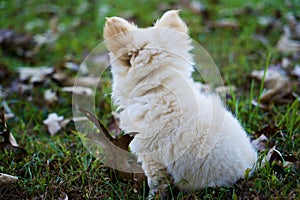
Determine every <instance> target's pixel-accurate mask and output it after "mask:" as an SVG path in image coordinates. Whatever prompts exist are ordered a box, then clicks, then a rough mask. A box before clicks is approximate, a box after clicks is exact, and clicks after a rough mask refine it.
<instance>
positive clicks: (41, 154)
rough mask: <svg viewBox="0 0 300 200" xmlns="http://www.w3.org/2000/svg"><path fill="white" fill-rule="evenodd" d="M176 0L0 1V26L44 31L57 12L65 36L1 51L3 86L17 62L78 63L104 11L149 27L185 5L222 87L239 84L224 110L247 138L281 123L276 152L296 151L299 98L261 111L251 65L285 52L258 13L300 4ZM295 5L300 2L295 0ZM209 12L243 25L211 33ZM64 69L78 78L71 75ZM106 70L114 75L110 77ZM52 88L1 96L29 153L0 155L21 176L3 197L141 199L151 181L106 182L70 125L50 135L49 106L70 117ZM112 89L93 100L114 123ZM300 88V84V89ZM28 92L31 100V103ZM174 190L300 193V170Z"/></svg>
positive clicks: (63, 97)
mask: <svg viewBox="0 0 300 200" xmlns="http://www.w3.org/2000/svg"><path fill="white" fill-rule="evenodd" d="M176 2H177V1H173V0H168V1H164V2H162V1H157V0H155V1H141V3H139V4H138V5H137V3H136V2H135V1H122V0H117V1H96V0H93V1H89V3H87V2H86V1H82V0H76V1H71V0H64V1H63V0H56V1H51V2H50V1H37V0H31V1H18V0H11V1H2V2H0V18H1V20H0V27H1V28H2V29H13V30H15V31H17V32H21V33H28V34H32V35H34V34H41V33H44V32H45V31H46V30H47V29H48V28H49V22H50V20H51V18H52V17H53V14H55V15H57V16H58V18H59V26H58V29H59V30H61V35H60V36H59V38H58V40H57V41H56V42H55V43H54V44H51V45H46V46H44V47H43V48H42V49H41V50H40V51H39V52H38V53H37V55H36V56H35V57H34V58H33V59H32V60H28V59H20V58H19V57H16V56H13V55H9V54H5V53H4V51H3V50H1V52H0V65H1V66H4V67H5V68H7V69H8V71H9V74H10V75H9V76H8V77H6V78H4V79H1V80H0V84H1V85H2V86H3V87H5V88H9V87H10V85H11V84H12V82H13V81H14V80H15V79H16V78H17V77H18V74H17V72H16V69H17V68H18V67H21V66H32V67H35V66H43V65H45V66H55V68H56V69H61V70H64V71H65V69H64V68H63V67H62V63H63V62H64V61H66V60H72V61H74V62H77V63H81V62H82V61H83V59H84V58H85V56H86V55H87V53H88V52H89V51H91V50H92V49H93V48H94V47H95V46H96V45H97V44H98V43H100V42H101V41H102V39H103V37H102V28H103V25H104V21H105V19H104V17H105V16H114V15H116V16H123V17H126V18H128V19H130V20H133V21H135V22H136V23H137V24H138V25H139V26H142V27H143V26H150V25H152V24H153V22H155V20H156V19H157V18H159V17H160V16H161V14H162V13H163V11H165V10H166V9H169V8H170V9H171V8H180V9H181V10H182V12H181V16H182V18H183V19H184V21H186V23H187V24H188V26H189V28H190V35H191V36H192V38H193V39H194V40H196V41H197V42H199V43H200V44H201V45H202V46H203V47H204V48H205V49H206V50H207V51H208V52H209V54H210V55H211V56H212V57H213V59H214V61H215V62H216V64H217V66H218V67H219V70H220V72H221V74H222V77H223V79H224V82H225V84H226V85H235V86H236V87H237V91H236V92H231V95H230V96H231V97H230V98H229V99H227V104H228V108H229V109H230V110H231V111H232V112H233V113H235V114H236V116H237V117H238V119H239V121H241V123H242V125H243V126H244V127H245V129H246V130H247V132H248V133H249V134H250V136H253V135H254V133H255V132H256V131H258V130H261V129H262V128H263V127H265V126H267V125H271V126H277V127H279V128H280V129H281V131H282V132H283V133H284V135H285V137H284V138H273V139H275V140H276V141H277V144H276V145H277V148H278V150H280V151H281V152H284V153H286V154H294V155H295V157H298V158H299V155H300V137H299V132H300V128H299V124H300V118H299V116H300V115H299V102H298V101H297V100H296V101H294V102H293V103H291V104H283V105H274V106H273V107H272V109H271V110H270V111H264V110H261V109H260V108H258V107H255V106H253V105H252V103H251V102H252V100H253V99H257V98H258V97H259V96H260V94H261V92H262V90H263V85H260V83H257V82H254V81H249V79H247V77H248V75H249V74H250V72H251V71H252V70H254V69H264V68H265V69H267V67H268V65H269V63H270V64H276V63H277V62H278V61H279V60H280V58H282V57H283V55H282V54H280V53H278V52H277V51H276V49H275V45H276V42H277V40H278V39H279V36H280V35H281V32H282V30H280V29H277V28H273V29H270V30H268V32H266V34H265V35H264V36H265V37H266V38H267V39H268V40H269V45H263V44H261V43H260V42H259V41H257V40H254V39H253V36H254V34H256V33H261V32H264V31H265V28H264V27H262V26H261V25H260V24H259V22H258V19H259V17H260V16H270V15H271V16H275V15H276V13H280V14H281V17H279V19H278V20H279V21H281V22H282V23H286V19H285V18H284V16H285V14H286V13H287V12H294V13H298V14H299V10H297V6H289V5H288V3H287V2H285V1H280V0H276V1H275V0H264V1H259V0H252V1H247V2H244V1H238V0H231V1H225V0H217V1H208V0H206V1H202V2H203V4H204V5H205V6H206V9H207V12H208V13H209V15H208V16H206V15H199V14H195V13H192V12H191V11H190V10H189V9H188V8H186V7H182V6H181V7H178V3H176ZM290 2H294V4H295V5H296V4H297V3H298V5H299V4H300V3H299V1H297V0H294V1H290ZM246 8H247V9H246ZM237 9H241V10H245V9H246V10H249V12H248V13H245V14H242V15H238V16H236V15H234V11H236V10H237ZM224 13H225V14H224ZM207 18H208V19H209V20H220V19H222V18H230V19H235V20H237V21H238V22H239V24H240V28H239V29H238V30H230V29H220V28H219V29H218V28H217V29H212V30H207V29H206V28H205V20H207ZM3 19H7V20H3ZM8 19H9V20H8ZM269 55H271V56H269ZM298 64H299V61H298ZM1 69H2V67H1ZM68 73H70V74H72V75H74V76H75V75H76V73H74V72H68ZM105 77H106V78H107V79H109V74H108V75H106V76H105ZM48 88H52V89H54V90H59V88H60V86H59V85H58V84H57V83H55V82H53V81H50V82H46V83H44V84H42V85H40V86H36V87H34V88H33V90H31V91H29V92H27V93H26V94H20V93H18V92H12V91H11V92H9V94H8V96H7V97H5V98H2V99H0V104H2V102H3V101H6V103H7V104H8V105H9V107H10V108H11V109H12V111H13V112H14V113H15V115H16V117H14V118H11V119H9V120H8V126H9V127H10V129H11V131H12V133H13V134H14V136H15V138H16V140H17V141H18V143H19V144H20V146H21V147H23V148H24V149H26V151H27V153H28V155H27V156H25V157H23V158H22V159H21V160H16V155H15V154H14V153H12V152H9V151H5V152H3V153H0V172H2V173H7V174H12V175H16V176H18V177H19V181H18V182H17V183H15V184H13V185H10V186H6V187H0V199H34V198H36V199H58V197H59V196H60V195H61V194H62V193H63V192H65V193H66V194H67V195H68V196H69V199H144V198H145V197H146V195H147V194H146V192H145V188H144V189H143V190H142V191H140V192H138V193H135V192H134V190H133V185H131V184H126V183H120V182H112V181H111V180H110V176H109V175H108V169H107V168H106V167H105V166H104V165H103V163H102V162H101V161H100V160H97V159H95V158H94V157H93V156H92V155H91V154H89V152H88V151H87V150H86V148H85V147H84V146H83V144H82V143H81V140H80V138H79V137H78V136H77V135H76V134H75V133H74V132H73V130H75V126H74V124H72V123H71V124H69V125H68V126H67V128H66V129H64V130H63V131H60V132H59V133H58V134H57V135H55V136H49V134H48V133H47V129H46V128H45V126H44V125H43V120H44V119H45V118H46V117H47V115H48V114H49V113H52V112H56V113H58V114H59V115H63V116H64V117H65V118H70V117H72V96H71V95H69V94H66V93H60V94H59V96H60V97H59V98H60V99H59V103H58V104H56V105H46V104H45V103H44V102H43V100H42V98H41V96H42V95H43V92H44V91H45V90H46V89H48ZM297 90H298V91H297ZM109 91H110V84H109V81H108V82H107V83H105V85H104V86H103V88H101V90H100V91H99V94H98V95H97V97H96V102H97V103H96V109H97V110H96V111H97V113H98V114H99V118H100V119H101V121H102V122H104V124H106V125H108V123H109V122H110V120H111V100H110V95H109ZM295 92H299V89H297V88H296V89H295ZM28 96H31V97H32V99H31V100H28ZM0 98H1V97H0ZM173 196H174V198H178V199H254V198H259V199H273V198H278V199H290V198H294V199H299V198H300V183H299V171H298V173H297V172H295V171H293V170H292V169H291V168H278V167H276V166H274V165H272V164H267V165H266V166H265V167H264V168H262V169H261V170H259V171H257V172H256V173H255V175H254V177H252V178H249V179H246V180H242V181H240V182H239V183H238V184H237V185H235V186H232V187H222V188H207V189H205V190H202V191H199V192H195V193H189V194H184V193H182V192H180V193H179V194H177V193H174V194H173Z"/></svg>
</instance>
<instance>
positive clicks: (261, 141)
mask: <svg viewBox="0 0 300 200" xmlns="http://www.w3.org/2000/svg"><path fill="white" fill-rule="evenodd" d="M267 142H268V138H267V137H266V136H265V135H264V134H262V135H261V136H260V137H259V138H257V139H255V140H252V141H251V143H252V145H253V146H254V148H255V149H256V150H257V151H263V150H265V149H266V148H267Z"/></svg>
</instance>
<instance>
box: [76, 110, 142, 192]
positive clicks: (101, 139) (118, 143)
mask: <svg viewBox="0 0 300 200" xmlns="http://www.w3.org/2000/svg"><path fill="white" fill-rule="evenodd" d="M79 110H80V111H81V112H82V113H83V114H84V115H85V116H86V117H87V118H88V119H89V120H90V121H91V122H93V123H94V125H95V126H96V127H97V128H98V129H99V131H100V132H99V133H88V134H87V135H86V138H88V139H91V140H92V141H93V142H94V143H96V144H98V145H100V146H101V147H102V148H103V149H104V151H105V153H106V155H105V157H106V164H107V165H108V167H110V168H111V172H112V173H113V174H114V176H113V177H111V178H112V179H113V181H115V180H116V179H115V176H116V177H117V179H118V180H120V181H123V182H132V183H134V187H135V188H136V189H137V190H139V189H141V188H142V186H143V183H144V182H145V181H146V180H147V177H146V176H145V174H144V172H143V170H142V168H141V166H140V165H139V164H138V163H137V161H136V158H135V157H132V156H130V154H129V147H128V146H129V143H130V142H131V141H132V139H133V137H134V135H136V134H138V133H128V134H125V135H123V136H120V137H119V138H113V137H112V136H111V134H110V133H109V132H108V130H107V129H106V128H105V126H104V125H103V124H102V123H101V122H100V121H99V120H98V119H97V118H96V117H95V116H94V115H92V114H91V113H90V112H88V111H86V110H84V109H82V108H80V109H79ZM129 160H131V161H130V162H129ZM120 165H121V166H120ZM120 168H121V169H123V170H122V171H121V170H118V169H120Z"/></svg>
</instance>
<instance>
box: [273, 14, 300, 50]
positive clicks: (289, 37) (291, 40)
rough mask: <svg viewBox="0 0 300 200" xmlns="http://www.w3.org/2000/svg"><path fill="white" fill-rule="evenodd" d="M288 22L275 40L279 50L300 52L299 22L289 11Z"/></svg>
mask: <svg viewBox="0 0 300 200" xmlns="http://www.w3.org/2000/svg"><path fill="white" fill-rule="evenodd" d="M287 19H288V24H287V25H285V26H284V34H283V35H282V36H281V37H280V39H279V41H278V42H277V45H276V46H277V49H278V50H279V51H281V52H300V23H299V22H298V21H297V20H296V18H295V16H293V15H292V14H291V13H288V14H287Z"/></svg>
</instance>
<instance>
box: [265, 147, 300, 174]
mask: <svg viewBox="0 0 300 200" xmlns="http://www.w3.org/2000/svg"><path fill="white" fill-rule="evenodd" d="M266 160H267V161H268V162H269V163H270V164H273V165H276V166H278V167H280V168H281V169H284V168H288V167H292V169H293V171H294V172H295V173H297V171H298V170H299V168H298V164H299V163H298V160H297V158H296V157H295V156H294V155H292V154H285V153H281V152H280V151H279V150H278V149H276V146H274V147H273V148H271V149H270V150H269V152H268V154H267V156H266Z"/></svg>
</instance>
